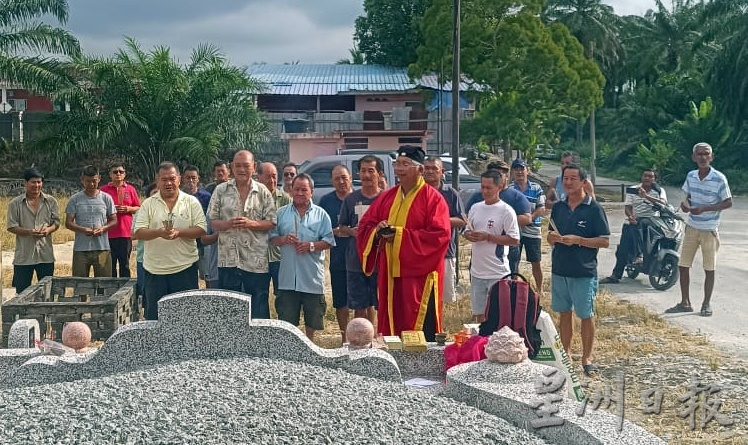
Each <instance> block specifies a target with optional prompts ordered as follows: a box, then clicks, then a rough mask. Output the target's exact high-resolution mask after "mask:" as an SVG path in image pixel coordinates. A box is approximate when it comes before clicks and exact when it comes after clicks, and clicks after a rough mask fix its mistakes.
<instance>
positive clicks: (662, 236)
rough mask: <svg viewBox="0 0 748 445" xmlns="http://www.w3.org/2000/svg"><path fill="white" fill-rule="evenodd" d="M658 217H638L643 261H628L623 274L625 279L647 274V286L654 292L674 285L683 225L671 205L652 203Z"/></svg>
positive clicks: (676, 277)
mask: <svg viewBox="0 0 748 445" xmlns="http://www.w3.org/2000/svg"><path fill="white" fill-rule="evenodd" d="M652 208H654V209H655V210H656V211H658V212H659V214H660V216H653V217H647V218H642V220H641V225H642V256H643V258H642V259H643V261H641V262H637V261H634V262H631V263H629V264H627V265H626V268H625V271H626V275H627V276H628V277H629V278H636V277H637V276H638V275H639V274H640V273H643V274H646V275H649V284H651V285H652V287H653V288H655V289H657V290H668V289H670V288H671V287H673V285H675V283H677V282H678V260H679V259H680V254H678V250H679V249H680V245H681V242H682V241H683V231H684V228H685V222H684V221H683V218H681V217H680V216H679V215H677V214H676V213H675V211H674V209H673V208H672V207H671V206H667V207H665V206H662V205H660V204H652Z"/></svg>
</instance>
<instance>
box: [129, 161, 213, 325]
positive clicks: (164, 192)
mask: <svg viewBox="0 0 748 445" xmlns="http://www.w3.org/2000/svg"><path fill="white" fill-rule="evenodd" d="M180 180H181V178H180V176H179V169H178V168H177V166H176V165H174V163H172V162H168V161H167V162H162V163H161V164H160V165H159V166H158V169H157V170H156V184H157V185H156V186H157V187H158V193H156V194H154V195H153V196H151V197H150V198H147V199H146V200H145V201H143V205H142V206H141V208H140V211H139V212H138V219H137V221H135V233H134V236H135V238H137V239H138V240H139V241H138V242H144V243H145V244H144V252H143V268H144V269H145V298H146V304H145V318H146V320H158V301H159V300H160V299H161V297H163V296H164V295H168V294H172V293H174V292H183V291H187V290H192V289H197V287H198V286H197V260H198V254H197V244H196V243H195V240H196V239H197V238H199V237H201V236H203V235H205V231H206V224H205V213H203V209H202V206H201V205H200V201H198V200H197V198H195V197H194V196H192V195H189V194H187V193H184V192H182V191H180V190H179V185H180Z"/></svg>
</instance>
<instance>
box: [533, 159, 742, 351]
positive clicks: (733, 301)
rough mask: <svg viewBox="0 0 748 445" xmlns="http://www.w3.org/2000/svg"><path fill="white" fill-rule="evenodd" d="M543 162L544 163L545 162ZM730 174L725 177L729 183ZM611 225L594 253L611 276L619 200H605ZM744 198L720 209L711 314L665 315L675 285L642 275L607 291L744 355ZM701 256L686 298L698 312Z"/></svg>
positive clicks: (676, 295)
mask: <svg viewBox="0 0 748 445" xmlns="http://www.w3.org/2000/svg"><path fill="white" fill-rule="evenodd" d="M544 164H549V163H547V162H544ZM558 171H559V167H558V164H555V165H554V164H550V165H546V166H544V168H542V169H541V171H540V174H541V175H544V176H549V177H551V176H554V175H556V174H558ZM729 179H730V178H728V181H729ZM597 182H598V184H600V185H602V184H620V183H621V182H622V181H621V180H613V179H609V178H601V177H599V176H598V178H597ZM666 190H667V193H668V200H669V201H670V202H671V203H679V202H680V201H681V200H682V199H683V192H681V191H680V190H679V189H678V188H672V187H667V188H666ZM605 208H606V213H607V214H608V222H609V223H610V230H611V233H612V236H611V243H610V244H611V245H610V248H609V249H601V251H600V254H599V255H598V259H599V268H598V273H599V275H600V278H602V277H606V276H608V275H610V273H611V271H612V270H613V266H614V265H615V255H614V254H615V248H616V246H617V245H618V242H619V240H620V237H621V225H622V224H623V219H624V218H623V206H622V204H621V203H610V204H607V203H606V204H605ZM746 222H748V198H746V197H734V198H733V207H732V208H731V209H728V210H725V211H724V212H723V213H722V225H721V226H720V230H719V232H720V239H721V246H720V251H719V256H718V260H717V275H716V285H715V289H714V295H713V296H712V303H711V306H712V310H713V311H714V315H713V316H712V317H701V316H700V315H699V314H698V312H694V313H689V314H665V313H664V311H665V309H667V308H669V307H671V306H673V305H675V303H677V302H679V301H680V285H679V284H676V285H675V286H673V287H672V288H671V289H669V290H667V291H664V292H663V291H658V290H655V289H653V288H652V287H651V286H650V285H649V279H648V277H647V276H646V275H640V276H639V277H637V279H635V280H632V279H629V278H624V279H623V280H622V281H621V283H619V284H613V285H607V286H606V287H607V289H608V290H610V291H611V292H613V293H614V295H615V296H616V297H618V298H620V299H622V300H627V301H631V302H634V303H640V304H643V305H645V306H647V307H648V308H649V309H651V310H653V311H655V312H657V313H659V314H662V316H663V318H665V319H667V320H668V321H670V322H672V323H673V324H675V325H677V326H680V327H682V328H683V329H685V330H686V331H689V332H694V333H701V334H704V335H706V337H707V338H708V339H709V340H711V341H712V342H713V343H714V344H715V345H717V346H719V347H721V348H723V349H725V350H727V351H729V352H731V353H734V354H735V355H736V356H738V357H740V358H742V359H748V303H746V301H747V300H748V230H746ZM701 267H702V266H701V258H700V254H697V258H696V261H695V263H694V267H693V269H692V270H691V302H692V304H693V305H694V307H695V308H696V309H697V310H698V308H699V307H701V300H702V298H703V283H704V271H703V269H702V268H701Z"/></svg>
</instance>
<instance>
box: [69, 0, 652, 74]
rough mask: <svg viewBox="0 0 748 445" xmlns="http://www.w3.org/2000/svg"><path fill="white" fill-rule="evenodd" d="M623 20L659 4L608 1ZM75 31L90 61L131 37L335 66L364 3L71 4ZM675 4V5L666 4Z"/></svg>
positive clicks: (238, 57) (241, 60) (157, 0)
mask: <svg viewBox="0 0 748 445" xmlns="http://www.w3.org/2000/svg"><path fill="white" fill-rule="evenodd" d="M605 3H608V4H610V5H613V7H614V8H615V9H616V12H617V13H619V14H643V13H644V12H645V11H646V10H647V9H648V8H652V7H654V0H606V1H605ZM69 4H70V20H69V22H68V25H67V28H68V29H70V30H71V31H72V32H73V33H74V34H75V35H76V36H77V37H78V38H79V39H80V40H81V43H82V45H83V50H84V51H85V52H86V53H88V54H112V53H114V52H115V51H116V50H117V49H118V48H120V47H122V42H123V37H124V36H129V37H133V38H135V39H137V40H138V41H139V42H140V43H141V45H142V46H143V47H144V48H146V49H149V48H151V47H153V46H154V45H165V46H168V47H170V48H171V50H172V52H173V54H174V55H175V56H177V57H178V58H180V60H181V61H183V62H186V61H187V60H188V59H189V54H190V51H191V50H192V48H194V47H195V46H197V44H198V43H201V42H210V43H213V44H214V45H216V46H218V47H219V48H221V50H222V51H223V52H224V54H226V55H227V56H228V57H229V59H230V60H231V62H232V63H233V64H235V65H248V64H251V63H256V62H267V63H284V62H292V61H297V60H298V61H299V62H300V63H334V62H336V61H337V60H338V59H341V58H346V57H348V49H349V48H351V47H352V46H353V24H354V20H355V19H356V17H357V16H359V15H361V14H363V6H362V5H363V1H362V0H208V1H205V0H104V1H102V0H70V1H69ZM666 4H667V2H666Z"/></svg>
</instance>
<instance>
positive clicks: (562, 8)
mask: <svg viewBox="0 0 748 445" xmlns="http://www.w3.org/2000/svg"><path fill="white" fill-rule="evenodd" d="M452 14H453V0H364V15H363V16H361V17H359V18H358V19H357V20H356V27H355V33H354V43H355V47H354V50H353V51H359V52H360V53H361V55H360V56H359V57H358V59H359V61H361V62H363V63H380V64H386V65H392V66H400V67H408V68H409V70H410V72H411V74H413V75H419V74H421V73H423V72H436V73H440V74H442V75H443V78H444V79H445V80H449V78H450V74H451V63H452V55H451V54H452V41H451V34H452V26H453V25H452ZM746 23H748V0H711V1H707V0H673V1H672V3H669V4H666V3H664V2H663V1H662V0H656V1H655V7H654V8H653V9H651V10H649V11H647V12H646V13H645V14H644V15H642V16H637V15H626V16H623V15H617V14H616V13H615V12H614V10H613V8H612V7H610V6H609V5H606V4H604V3H603V2H602V1H601V0H548V1H543V0H519V1H517V0H462V1H461V48H460V58H461V71H462V73H463V76H465V79H467V80H469V81H471V82H473V83H474V84H475V85H476V87H477V88H476V91H474V92H473V93H472V94H473V97H474V99H475V100H476V101H477V104H478V108H479V109H478V112H477V113H476V118H475V120H474V121H472V122H469V123H468V124H466V125H465V127H464V129H463V131H462V142H463V143H465V144H470V145H476V146H477V145H481V144H486V145H496V144H504V146H505V147H506V146H512V147H513V148H515V149H519V150H521V151H523V152H524V153H525V155H526V156H528V157H532V156H533V155H534V147H535V145H536V144H538V143H547V144H551V145H554V146H555V147H556V148H557V149H558V148H573V149H576V150H577V151H581V152H582V153H583V154H584V153H588V152H589V143H588V141H589V139H588V136H587V134H588V126H589V119H590V113H591V112H592V110H596V114H595V116H596V134H597V142H598V143H597V146H598V162H597V165H598V166H599V167H602V168H603V169H607V170H609V171H610V170H618V171H619V173H623V174H627V173H628V174H636V175H637V176H638V172H639V171H640V169H641V168H643V167H654V168H656V169H657V170H658V171H659V173H660V178H661V180H662V181H664V182H673V183H677V182H679V181H682V178H683V175H684V173H685V171H687V170H688V169H690V168H692V163H691V161H690V157H691V148H692V147H693V145H694V144H695V143H696V142H699V141H702V140H703V141H708V142H709V143H711V144H712V146H713V147H714V151H715V161H714V165H715V166H716V168H718V169H721V170H723V171H724V172H725V173H726V174H727V175H728V177H729V178H730V179H731V181H732V183H733V184H735V187H734V189H740V188H741V186H740V183H742V182H743V181H742V179H743V178H745V179H748V174H746V173H743V171H744V170H745V168H746V167H748V132H747V131H746V130H747V129H748V125H747V124H746V123H747V122H748V78H746V76H745V75H744V73H745V72H746V70H747V69H748V53H747V52H746V50H745V48H746V46H745V42H746V41H748V26H746V25H745V24H746ZM352 54H353V52H352Z"/></svg>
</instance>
